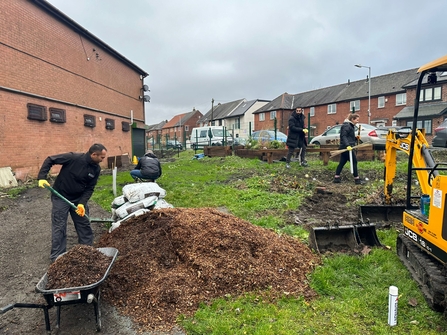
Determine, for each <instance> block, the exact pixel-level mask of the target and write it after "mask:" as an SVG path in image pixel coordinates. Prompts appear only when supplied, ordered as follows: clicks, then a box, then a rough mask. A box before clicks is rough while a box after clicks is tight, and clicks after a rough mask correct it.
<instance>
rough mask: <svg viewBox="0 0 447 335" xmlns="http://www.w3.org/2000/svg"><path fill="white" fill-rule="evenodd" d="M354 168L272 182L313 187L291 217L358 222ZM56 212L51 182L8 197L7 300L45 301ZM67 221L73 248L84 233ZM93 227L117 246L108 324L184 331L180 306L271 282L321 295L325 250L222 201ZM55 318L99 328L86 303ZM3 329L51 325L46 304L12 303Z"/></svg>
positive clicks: (4, 209) (1, 252)
mask: <svg viewBox="0 0 447 335" xmlns="http://www.w3.org/2000/svg"><path fill="white" fill-rule="evenodd" d="M346 176H347V177H346ZM346 176H345V178H344V182H343V183H342V184H341V185H335V184H332V183H331V180H332V176H327V175H324V174H322V175H318V174H317V173H314V172H310V171H309V172H308V175H307V176H304V175H303V176H301V177H300V178H301V179H297V177H296V176H293V175H289V176H285V177H281V178H279V179H278V180H276V181H274V182H273V183H272V186H271V187H272V191H274V192H285V191H287V190H288V191H290V189H296V190H300V189H303V190H304V189H306V190H308V189H309V188H310V189H313V190H314V191H313V192H312V194H311V195H310V196H309V197H307V198H306V199H305V202H304V203H303V205H302V206H301V207H300V209H299V210H298V209H297V210H296V211H291V212H289V213H287V214H286V221H287V223H289V224H297V225H304V226H306V227H311V226H314V225H315V226H321V225H325V224H328V222H329V223H334V222H343V223H345V224H347V223H357V221H358V206H356V205H355V204H354V201H355V199H356V197H357V196H358V193H359V191H360V192H361V190H362V188H363V187H364V186H356V185H354V183H353V181H352V180H351V179H352V177H350V178H349V175H346ZM363 177H365V176H363ZM368 177H369V179H373V178H377V177H378V176H375V175H368ZM348 178H349V179H348ZM315 187H317V188H315ZM379 193H380V191H378V192H371V190H370V191H369V194H367V195H365V197H366V198H369V200H370V201H369V203H374V202H375V201H380V194H379ZM50 212H51V201H50V199H49V192H48V191H46V190H44V189H40V188H30V189H28V190H26V191H25V192H24V193H22V194H21V195H20V196H18V197H16V198H14V199H10V198H8V197H6V196H3V197H0V229H1V234H2V238H1V243H0V268H1V271H0V280H1V283H2V284H1V285H0V308H3V307H4V306H6V305H8V304H11V303H40V304H45V300H44V299H43V297H42V295H40V294H38V293H36V292H35V287H36V284H37V282H38V281H39V280H40V279H41V278H42V276H43V275H44V274H45V273H46V272H47V271H48V269H49V267H50V260H49V251H50V239H51V236H50V235H51V227H50V224H51V223H50ZM260 215H261V214H260ZM90 216H91V217H103V218H105V217H110V213H109V212H107V211H105V210H104V209H102V208H100V207H99V206H98V205H96V204H94V203H92V202H90ZM69 222H70V223H69V230H68V249H71V248H73V247H74V246H75V245H76V244H77V237H76V232H75V231H74V227H73V225H72V224H71V221H70V220H69ZM92 227H93V229H94V232H95V247H115V248H117V249H118V250H119V256H118V258H117V261H116V262H115V264H114V265H113V267H112V270H111V271H110V275H109V276H108V278H107V280H106V281H105V283H104V284H103V285H102V288H101V296H102V299H101V306H100V309H101V312H102V316H101V320H102V333H103V334H146V335H148V334H169V335H180V334H184V332H183V331H182V329H181V328H179V327H178V326H177V325H176V324H175V319H176V317H177V316H178V315H180V314H184V315H187V316H191V315H192V314H193V313H194V311H195V310H197V308H198V305H199V303H200V302H209V301H211V300H212V299H214V298H216V297H222V296H225V295H226V294H230V295H232V296H234V295H238V294H241V293H243V292H252V291H256V292H264V290H265V289H266V288H268V287H271V289H270V291H269V295H270V296H269V298H272V299H274V298H275V297H277V296H280V295H282V294H291V295H295V296H304V297H306V298H307V299H312V298H313V297H314V296H315V293H314V292H312V290H310V288H309V287H308V285H307V281H306V275H307V274H308V273H309V272H311V271H312V269H313V267H314V266H315V265H317V264H318V263H319V257H318V256H316V255H315V254H313V253H312V252H311V251H310V249H309V247H308V246H307V245H305V244H303V243H301V242H299V241H298V240H296V239H293V238H290V237H287V236H278V235H277V234H275V233H273V232H272V231H270V230H266V229H263V228H260V227H257V226H254V225H252V224H250V223H248V222H246V221H244V220H241V219H238V218H236V217H234V216H232V215H231V214H228V213H224V212H223V211H219V210H216V209H211V208H203V209H185V208H174V209H164V210H157V211H152V212H150V213H148V214H146V215H144V216H140V217H137V218H135V219H133V220H129V221H128V222H126V223H125V224H123V225H122V226H120V227H119V228H118V229H116V230H114V231H113V232H112V233H111V234H109V233H108V232H107V230H106V228H105V227H104V225H103V224H101V223H92ZM50 321H51V325H52V329H53V334H68V335H75V334H95V333H96V327H95V315H94V311H93V306H91V305H88V304H74V305H64V306H62V308H61V325H60V328H59V329H57V328H56V308H52V309H50ZM0 334H45V322H44V313H43V311H42V310H41V309H24V308H14V309H12V310H10V311H8V312H6V313H5V314H3V315H0Z"/></svg>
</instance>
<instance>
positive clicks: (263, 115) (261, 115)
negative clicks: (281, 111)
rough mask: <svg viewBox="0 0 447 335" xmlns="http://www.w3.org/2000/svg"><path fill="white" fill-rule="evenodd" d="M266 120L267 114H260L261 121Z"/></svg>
mask: <svg viewBox="0 0 447 335" xmlns="http://www.w3.org/2000/svg"><path fill="white" fill-rule="evenodd" d="M264 120H265V113H259V121H264Z"/></svg>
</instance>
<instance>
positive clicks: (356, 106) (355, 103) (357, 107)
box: [349, 100, 360, 112]
mask: <svg viewBox="0 0 447 335" xmlns="http://www.w3.org/2000/svg"><path fill="white" fill-rule="evenodd" d="M352 107H354V110H355V111H359V110H360V100H353V101H350V102H349V111H350V112H352Z"/></svg>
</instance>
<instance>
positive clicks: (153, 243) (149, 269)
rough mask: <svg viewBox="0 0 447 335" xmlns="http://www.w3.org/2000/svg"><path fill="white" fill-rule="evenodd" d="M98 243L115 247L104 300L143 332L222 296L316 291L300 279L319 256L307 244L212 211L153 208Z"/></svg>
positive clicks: (161, 326)
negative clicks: (132, 321) (116, 256)
mask: <svg viewBox="0 0 447 335" xmlns="http://www.w3.org/2000/svg"><path fill="white" fill-rule="evenodd" d="M98 246H99V247H114V248H117V249H118V251H119V256H118V258H117V260H116V262H115V263H114V265H113V267H112V269H111V271H110V274H109V277H108V278H107V280H106V281H105V283H104V284H103V286H102V294H103V297H104V299H105V300H107V301H108V302H109V303H111V304H112V305H114V306H116V307H117V308H118V310H119V311H120V312H121V313H122V314H124V315H127V316H129V317H131V318H132V319H133V320H134V322H136V324H137V325H138V326H139V327H140V328H141V329H142V330H144V329H146V330H150V329H154V330H169V329H171V328H172V327H173V326H174V325H175V321H176V318H177V317H178V316H179V315H180V314H183V315H185V316H192V315H193V314H194V312H195V311H196V310H197V309H198V306H199V303H200V302H205V303H206V302H210V301H212V300H213V299H215V298H217V297H223V296H226V295H231V296H237V295H240V294H242V293H245V292H257V293H260V294H266V295H267V296H268V297H269V298H276V297H279V296H283V295H291V296H297V297H298V296H304V297H305V298H306V299H310V298H312V297H315V295H316V294H315V292H313V291H312V290H311V289H310V287H309V286H308V281H307V279H306V276H307V274H308V273H310V272H311V271H312V270H313V269H314V267H315V266H316V265H318V264H319V263H320V258H319V257H318V256H317V255H315V254H313V253H312V251H311V250H310V249H309V248H308V247H307V246H306V245H304V244H303V243H302V242H300V241H299V240H297V239H294V238H292V237H290V236H286V235H281V236H280V235H278V234H276V233H275V232H273V231H271V230H268V229H264V228H261V227H258V226H255V225H253V224H251V223H249V222H247V221H244V220H242V219H239V218H237V217H235V216H233V215H230V214H226V213H222V212H220V211H218V210H215V209H212V208H195V209H194V208H167V209H160V210H154V211H151V212H149V213H147V214H144V215H141V216H138V217H135V218H133V219H130V220H128V221H126V222H125V223H123V224H121V226H120V227H119V228H117V229H115V230H114V231H112V232H111V233H110V234H109V233H107V234H105V235H103V236H102V237H101V239H100V241H99V245H98Z"/></svg>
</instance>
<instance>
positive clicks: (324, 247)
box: [309, 224, 382, 253]
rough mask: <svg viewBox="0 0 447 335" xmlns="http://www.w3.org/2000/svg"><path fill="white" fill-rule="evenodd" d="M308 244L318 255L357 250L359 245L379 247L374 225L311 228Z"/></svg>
mask: <svg viewBox="0 0 447 335" xmlns="http://www.w3.org/2000/svg"><path fill="white" fill-rule="evenodd" d="M309 243H310V246H311V248H312V249H313V250H315V251H316V252H318V253H324V252H326V251H332V252H346V251H355V250H359V247H360V245H365V246H369V247H376V246H381V245H382V244H381V243H380V241H379V239H378V237H377V233H376V225H374V224H359V225H345V226H332V227H313V228H312V230H311V232H310V235H309Z"/></svg>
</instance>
